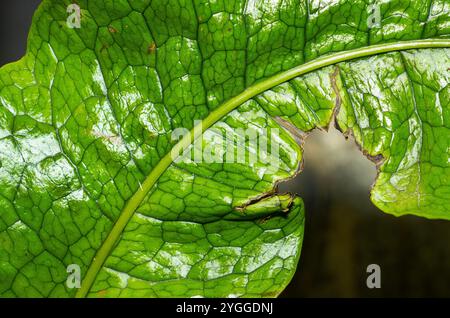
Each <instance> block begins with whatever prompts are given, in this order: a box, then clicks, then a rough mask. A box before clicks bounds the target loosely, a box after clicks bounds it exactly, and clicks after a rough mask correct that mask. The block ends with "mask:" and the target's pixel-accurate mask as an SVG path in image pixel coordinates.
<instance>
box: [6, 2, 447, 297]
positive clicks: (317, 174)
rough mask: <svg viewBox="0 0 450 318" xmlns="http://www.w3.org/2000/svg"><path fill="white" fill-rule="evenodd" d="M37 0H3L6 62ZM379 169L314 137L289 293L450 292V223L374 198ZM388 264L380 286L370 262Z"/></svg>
mask: <svg viewBox="0 0 450 318" xmlns="http://www.w3.org/2000/svg"><path fill="white" fill-rule="evenodd" d="M39 2H40V1H38V0H14V1H12V0H10V1H1V3H0V43H1V48H0V65H4V64H6V63H9V62H12V61H15V60H17V59H19V58H20V57H21V56H22V55H23V54H24V52H25V49H26V39H27V34H28V29H29V26H30V23H31V17H32V14H33V12H34V10H35V8H36V7H37V5H38V4H39ZM375 174H376V171H375V167H374V166H373V164H372V163H371V162H369V160H367V159H366V158H364V156H363V155H362V154H361V153H360V152H359V151H358V150H357V148H356V146H355V145H354V142H353V141H351V140H349V141H345V138H344V137H343V136H342V135H340V134H339V133H337V132H336V131H335V130H331V132H329V133H328V134H327V133H325V132H319V131H315V132H314V133H313V134H312V136H310V137H309V138H308V139H307V142H306V148H305V170H304V172H303V173H302V174H300V175H299V176H298V177H297V178H296V179H294V180H292V181H290V182H288V183H285V184H283V185H281V186H280V189H281V190H282V191H291V192H296V193H298V194H299V195H300V196H301V197H302V198H303V199H304V201H305V205H306V218H307V221H306V231H305V240H304V244H303V250H302V256H301V259H300V263H299V268H298V270H297V273H296V274H295V277H294V278H293V280H292V282H291V284H290V285H289V286H288V288H287V289H286V290H285V291H284V293H283V294H282V297H380V296H383V297H450V266H449V265H450V245H449V242H450V222H445V221H430V220H426V219H420V218H417V217H412V216H407V217H401V218H395V217H393V216H390V215H387V214H384V213H382V212H381V211H379V210H378V209H377V208H376V207H374V206H373V205H372V204H371V202H370V200H369V190H370V185H371V183H372V182H373V180H374V178H375ZM373 263H375V264H378V265H380V266H381V281H382V282H381V289H376V290H371V289H368V288H367V287H366V278H367V275H368V274H367V273H366V268H367V266H368V265H369V264H373Z"/></svg>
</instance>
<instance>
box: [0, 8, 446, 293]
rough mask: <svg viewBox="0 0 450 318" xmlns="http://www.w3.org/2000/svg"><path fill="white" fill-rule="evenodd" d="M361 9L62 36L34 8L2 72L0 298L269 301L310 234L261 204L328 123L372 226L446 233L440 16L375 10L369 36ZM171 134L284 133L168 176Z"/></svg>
mask: <svg viewBox="0 0 450 318" xmlns="http://www.w3.org/2000/svg"><path fill="white" fill-rule="evenodd" d="M367 2H369V1H364V0H341V1H339V0H322V1H312V0H310V1H307V0H302V1H289V0H275V1H263V0H247V1H244V0H235V1H233V0H229V1H203V0H169V1H168V0H153V1H150V0H146V1H138V0H127V1H125V0H115V1H112V0H111V1H107V0H96V1H77V3H78V5H79V6H80V7H81V28H69V27H68V26H67V24H66V20H67V18H68V15H69V14H68V13H67V6H68V5H69V1H60V0H58V1H57V0H45V1H44V2H43V3H42V5H41V6H40V8H39V9H38V11H37V13H36V14H35V17H34V20H33V25H32V28H31V31H30V36H29V43H28V52H27V54H26V56H25V57H24V58H23V59H21V60H20V61H18V62H16V63H13V64H10V65H7V66H5V67H3V68H2V69H1V71H0V207H1V210H0V278H1V279H0V294H1V295H2V296H5V297H8V296H10V297H12V296H44V297H47V296H51V297H61V296H62V297H67V296H80V297H83V296H91V297H103V296H133V297H134V296H152V297H159V296H171V297H174V296H206V297H217V296H276V295H278V294H279V293H280V292H281V291H282V290H283V288H284V287H285V286H286V284H287V283H288V282H289V280H290V278H291V277H292V275H293V272H294V270H295V268H296V265H297V261H298V258H299V254H300V247H301V242H302V236H303V222H304V217H303V205H302V201H301V199H299V198H298V197H296V196H293V195H290V194H278V193H276V192H275V191H274V189H275V187H276V184H277V183H278V182H280V181H281V180H285V179H287V178H290V177H293V176H294V175H295V174H296V173H297V172H298V167H299V166H300V163H301V159H302V155H301V143H302V138H300V139H299V138H296V136H297V137H298V136H301V135H302V134H303V133H302V132H308V131H310V130H312V129H314V128H321V127H327V126H328V125H329V124H330V123H331V122H332V121H336V123H337V124H338V125H339V127H340V128H341V130H342V131H343V132H344V133H353V134H354V136H355V138H356V141H357V142H358V143H359V144H360V145H361V148H362V150H363V151H364V152H365V153H366V154H367V155H368V156H369V157H370V158H371V159H373V160H374V161H376V162H377V164H378V167H379V176H378V178H377V181H376V184H375V186H374V188H373V190H372V200H373V202H374V203H375V204H376V205H377V206H378V207H380V208H381V209H382V210H383V211H385V212H389V213H392V214H395V215H402V214H416V215H420V216H424V217H428V218H442V219H450V211H449V210H450V86H449V83H450V73H449V69H450V49H448V48H449V47H450V40H449V35H450V14H449V13H450V2H449V0H427V1H423V0H409V1H405V0H383V1H381V0H376V1H373V4H375V7H377V8H379V13H380V17H381V21H378V22H379V24H376V25H372V24H371V22H373V21H372V15H374V13H373V11H372V8H373V7H372V6H371V5H369V4H368V3H367ZM375 12H376V10H375ZM375 15H376V14H375ZM198 120H200V122H199V121H198ZM181 127H185V128H187V129H191V130H192V131H198V130H199V129H201V131H202V132H203V137H202V138H199V139H197V141H198V140H200V141H201V142H202V143H203V146H205V147H206V148H208V147H209V148H208V149H213V150H214V149H216V148H217V147H218V145H220V144H221V142H222V138H224V137H223V135H222V134H218V133H217V132H218V131H219V132H224V133H225V132H226V133H229V134H231V136H233V137H235V138H237V131H238V130H239V129H238V128H250V127H252V128H253V129H255V130H259V131H260V132H263V131H264V130H265V129H267V128H272V129H273V131H275V129H279V130H280V132H279V137H278V140H277V142H278V144H279V156H280V158H281V161H280V163H279V164H278V166H274V165H273V160H274V158H272V157H271V153H270V152H269V150H265V149H254V148H252V147H253V145H252V144H251V143H250V142H247V143H245V144H242V143H240V144H234V145H233V146H232V147H234V148H236V149H234V150H236V151H238V149H242V148H244V149H245V150H246V151H247V152H248V153H252V152H255V151H259V152H260V153H261V152H262V156H260V159H259V160H258V161H257V162H254V163H253V164H248V163H245V162H243V163H207V162H188V161H186V160H175V161H174V160H173V159H176V158H173V156H172V155H171V154H173V153H175V154H177V153H178V151H179V150H180V149H182V148H184V147H185V146H189V144H190V143H191V142H192V141H194V139H195V138H196V137H198V136H197V135H194V134H193V135H191V136H185V137H184V138H182V139H181V141H179V142H177V141H176V140H172V139H171V135H172V132H174V130H175V129H177V128H181ZM200 127H201V128H200ZM296 139H297V140H296ZM298 141H300V143H297V142H298ZM191 148H192V147H191ZM194 148H195V145H194ZM194 152H195V150H194V149H192V153H194ZM213 152H214V151H213ZM188 155H191V153H188ZM323 160H327V158H323ZM70 264H78V265H79V266H80V268H81V277H82V279H83V280H82V284H81V289H71V288H69V287H68V286H67V285H66V278H67V272H66V269H67V266H69V265H70Z"/></svg>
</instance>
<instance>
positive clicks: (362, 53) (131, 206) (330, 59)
mask: <svg viewBox="0 0 450 318" xmlns="http://www.w3.org/2000/svg"><path fill="white" fill-rule="evenodd" d="M448 47H450V40H447V39H429V40H416V41H404V42H397V43H387V44H380V45H372V46H368V47H364V48H359V49H355V50H349V51H345V52H339V53H334V54H330V55H327V56H323V57H320V58H317V59H315V60H313V61H310V62H307V63H305V64H302V65H299V66H296V67H294V68H291V69H289V70H287V71H284V72H281V73H279V74H276V75H274V76H272V77H270V78H268V79H266V80H263V81H261V82H259V83H256V84H254V85H252V86H250V87H248V88H247V89H246V90H244V91H243V92H242V93H240V94H239V95H236V96H235V97H233V98H231V99H229V100H228V101H226V102H224V103H223V104H221V105H220V106H219V107H218V108H216V109H215V110H213V111H212V112H211V113H210V114H209V115H208V116H207V117H206V118H205V119H204V120H202V122H201V123H200V124H199V125H197V126H196V127H194V128H193V129H192V131H191V133H190V134H187V135H186V136H184V137H183V138H182V139H181V140H180V141H179V142H178V143H177V144H176V145H175V146H174V147H173V148H172V150H171V151H170V152H169V153H167V154H166V155H165V156H164V157H163V158H162V159H161V160H160V161H159V162H158V164H157V165H156V166H155V167H154V168H153V170H152V171H151V172H150V174H149V175H148V177H147V178H146V179H145V181H144V182H143V183H142V186H141V187H140V188H139V189H138V190H137V191H136V193H135V194H134V195H133V196H132V197H131V198H130V199H129V200H128V202H127V203H126V205H125V207H124V209H123V211H122V213H121V214H120V216H119V218H118V219H117V221H116V223H115V224H114V226H113V228H112V229H111V232H109V234H108V236H107V237H106V239H105V241H104V242H103V244H102V246H101V247H100V248H99V250H98V251H97V253H96V255H95V256H94V258H93V260H92V262H91V265H90V266H89V268H88V271H87V272H86V276H85V277H84V280H83V282H82V284H81V288H80V289H79V290H78V291H77V293H76V295H75V297H79V298H81V297H85V296H86V295H87V294H88V292H89V290H90V288H91V286H92V284H93V283H94V281H95V278H96V277H97V274H98V272H99V271H100V269H101V268H102V266H103V263H104V262H105V260H106V258H107V257H108V256H109V254H110V252H111V250H112V249H113V247H114V245H115V244H116V242H117V240H118V239H119V237H120V235H121V234H122V232H123V230H124V228H125V226H126V225H127V224H128V222H129V220H130V219H131V217H132V216H133V214H134V212H135V211H136V209H137V208H138V207H139V205H140V204H141V203H142V201H143V200H144V199H145V197H146V195H147V194H148V192H149V191H150V190H151V188H152V187H153V186H154V185H155V183H156V182H157V181H158V179H159V177H160V176H161V175H162V174H163V173H164V171H166V169H167V168H168V167H169V166H170V165H171V164H172V162H173V160H174V159H176V158H177V156H172V153H173V154H177V155H178V154H180V152H181V150H183V149H186V148H187V147H188V146H189V145H190V144H192V143H193V142H194V138H196V137H197V138H198V137H200V136H201V134H200V136H198V134H194V133H192V132H193V131H194V130H195V131H197V130H198V129H199V128H200V127H201V132H202V134H203V132H205V131H206V130H207V129H208V128H210V127H211V126H212V125H214V124H215V123H216V122H217V121H219V120H220V119H222V118H223V117H224V116H226V115H227V114H229V113H230V112H231V111H232V110H234V109H235V108H237V107H238V106H240V105H242V104H243V103H245V102H246V101H248V100H249V99H251V98H253V97H255V96H256V95H259V94H261V93H263V92H265V91H267V90H269V89H271V88H273V87H275V86H277V85H280V84H282V83H285V82H287V81H289V80H292V79H294V78H295V77H298V76H301V75H304V74H306V73H310V72H313V71H316V70H318V69H321V68H323V67H326V66H330V65H334V64H337V63H341V62H345V61H349V60H353V59H357V58H362V57H367V56H373V55H377V54H382V53H389V52H395V51H404V50H410V49H429V48H448Z"/></svg>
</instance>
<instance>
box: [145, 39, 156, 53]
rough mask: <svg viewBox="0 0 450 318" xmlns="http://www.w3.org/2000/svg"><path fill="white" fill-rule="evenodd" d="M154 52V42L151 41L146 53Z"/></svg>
mask: <svg viewBox="0 0 450 318" xmlns="http://www.w3.org/2000/svg"><path fill="white" fill-rule="evenodd" d="M155 52H156V43H155V42H152V43H151V44H150V45H149V46H148V48H147V53H148V54H154V53H155Z"/></svg>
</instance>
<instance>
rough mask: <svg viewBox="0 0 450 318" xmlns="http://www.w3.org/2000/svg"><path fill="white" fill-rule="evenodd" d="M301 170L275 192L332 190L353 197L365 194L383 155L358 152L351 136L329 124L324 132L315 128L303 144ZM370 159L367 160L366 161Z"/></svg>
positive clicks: (307, 194) (312, 194) (303, 195)
mask: <svg viewBox="0 0 450 318" xmlns="http://www.w3.org/2000/svg"><path fill="white" fill-rule="evenodd" d="M303 148H304V153H303V160H304V169H302V171H301V173H299V174H298V175H297V176H296V177H295V178H293V179H290V180H286V181H284V182H281V183H279V184H278V187H277V190H276V192H277V193H285V192H288V193H298V194H299V195H300V196H302V197H305V196H307V197H314V196H315V194H314V192H321V191H325V192H333V195H344V196H346V197H348V198H349V199H352V198H353V197H354V196H355V194H361V195H366V196H367V194H368V192H369V191H370V189H371V187H372V185H373V183H374V181H375V179H376V177H377V170H378V169H377V167H378V166H379V165H380V164H382V162H383V160H384V159H383V157H382V156H376V157H371V156H368V155H367V154H364V152H362V151H361V147H360V146H359V145H357V143H356V142H355V140H354V138H353V135H352V134H351V133H349V134H342V133H341V132H340V131H339V130H338V129H336V128H335V127H333V125H330V128H329V130H328V132H327V131H323V130H319V129H315V130H314V131H312V132H311V133H310V134H309V135H308V137H307V138H306V140H305V143H304V145H303ZM367 159H369V160H367Z"/></svg>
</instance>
